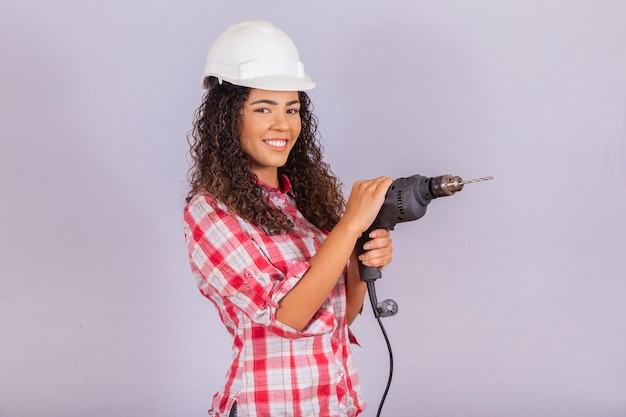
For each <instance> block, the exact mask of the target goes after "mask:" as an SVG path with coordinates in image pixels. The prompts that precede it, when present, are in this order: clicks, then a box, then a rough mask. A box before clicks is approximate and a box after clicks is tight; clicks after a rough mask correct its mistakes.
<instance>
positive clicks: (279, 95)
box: [247, 88, 298, 104]
mask: <svg viewBox="0 0 626 417" xmlns="http://www.w3.org/2000/svg"><path fill="white" fill-rule="evenodd" d="M259 100H267V101H273V102H276V103H278V104H286V103H289V102H293V101H297V100H298V92H297V91H271V90H261V89H258V88H251V89H250V95H249V96H248V100H247V102H248V103H254V102H255V101H259Z"/></svg>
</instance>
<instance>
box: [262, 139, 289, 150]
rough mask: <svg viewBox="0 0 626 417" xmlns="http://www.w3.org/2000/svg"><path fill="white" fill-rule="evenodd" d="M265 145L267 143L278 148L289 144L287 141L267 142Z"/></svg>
mask: <svg viewBox="0 0 626 417" xmlns="http://www.w3.org/2000/svg"><path fill="white" fill-rule="evenodd" d="M265 143H267V144H268V145H270V146H275V147H277V148H280V147H283V146H285V145H286V144H287V141H286V140H266V141H265Z"/></svg>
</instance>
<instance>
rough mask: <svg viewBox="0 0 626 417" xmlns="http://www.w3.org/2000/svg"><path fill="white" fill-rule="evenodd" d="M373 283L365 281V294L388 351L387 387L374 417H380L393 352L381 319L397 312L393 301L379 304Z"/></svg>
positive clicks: (388, 386)
mask: <svg viewBox="0 0 626 417" xmlns="http://www.w3.org/2000/svg"><path fill="white" fill-rule="evenodd" d="M374 282H375V281H367V292H368V294H369V298H370V302H371V304H372V309H373V310H374V317H376V320H377V321H378V325H379V326H380V330H381V331H382V333H383V336H384V337H385V343H386V344H387V350H388V351H389V378H387V386H386V387H385V391H384V392H383V397H382V399H381V400H380V405H379V406H378V412H377V413H376V417H380V413H381V411H382V409H383V405H384V404H385V399H386V398H387V394H388V393H389V388H390V387H391V379H392V378H393V352H392V350H391V343H390V342H389V337H388V336H387V332H386V331H385V326H383V322H382V320H381V317H388V316H393V315H395V314H396V313H397V312H398V305H397V304H396V302H395V301H393V300H385V301H383V302H382V303H380V304H379V303H378V300H377V298H376V287H375V285H374Z"/></svg>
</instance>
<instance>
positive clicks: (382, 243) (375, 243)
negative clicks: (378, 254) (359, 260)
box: [363, 237, 391, 250]
mask: <svg viewBox="0 0 626 417" xmlns="http://www.w3.org/2000/svg"><path fill="white" fill-rule="evenodd" d="M387 247H388V248H389V250H391V238H389V237H377V238H374V239H372V240H368V241H367V242H365V244H364V245H363V249H364V250H372V249H382V248H387Z"/></svg>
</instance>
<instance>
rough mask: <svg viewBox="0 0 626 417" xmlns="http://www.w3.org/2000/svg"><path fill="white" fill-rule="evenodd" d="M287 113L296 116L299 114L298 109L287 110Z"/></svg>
mask: <svg viewBox="0 0 626 417" xmlns="http://www.w3.org/2000/svg"><path fill="white" fill-rule="evenodd" d="M287 113H289V114H298V113H300V109H289V110H287Z"/></svg>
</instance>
